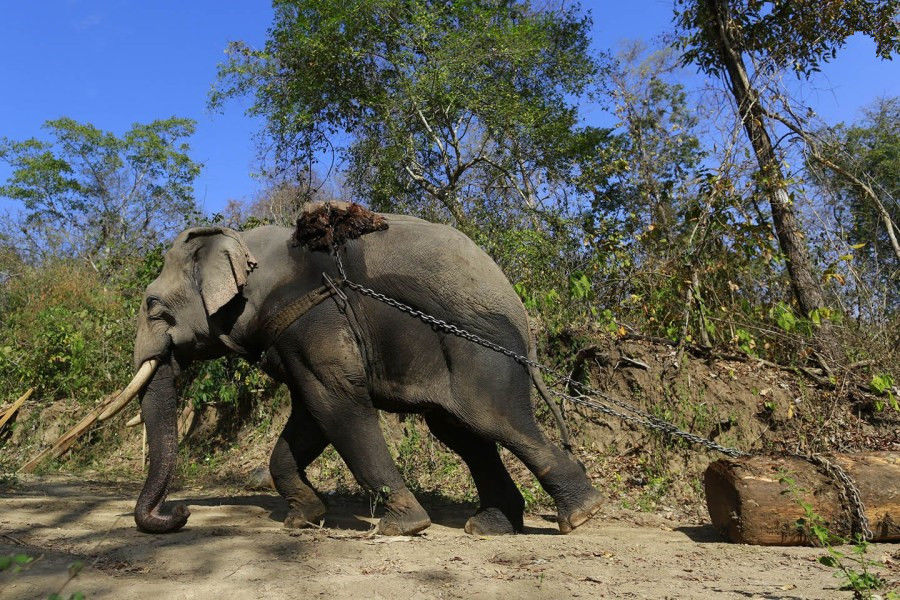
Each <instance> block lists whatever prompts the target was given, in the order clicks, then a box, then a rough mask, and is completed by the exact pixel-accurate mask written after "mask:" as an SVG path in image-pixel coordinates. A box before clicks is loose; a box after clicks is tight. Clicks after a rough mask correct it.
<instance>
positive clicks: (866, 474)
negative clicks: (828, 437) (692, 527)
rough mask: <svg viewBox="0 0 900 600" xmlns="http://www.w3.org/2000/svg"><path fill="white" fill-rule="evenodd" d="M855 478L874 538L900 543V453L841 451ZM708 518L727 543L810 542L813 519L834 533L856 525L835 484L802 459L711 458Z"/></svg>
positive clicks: (846, 532) (707, 481) (847, 532)
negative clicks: (844, 452) (714, 460)
mask: <svg viewBox="0 0 900 600" xmlns="http://www.w3.org/2000/svg"><path fill="white" fill-rule="evenodd" d="M835 460H836V461H837V462H838V464H840V465H841V466H842V467H843V468H844V470H846V471H847V473H848V474H849V475H850V477H851V478H852V479H853V480H854V482H855V485H856V486H857V488H858V490H859V495H860V499H861V500H862V503H863V505H864V506H865V512H866V517H867V519H868V520H869V528H870V529H871V530H872V532H873V533H874V538H873V541H882V542H886V541H900V453H897V452H863V453H858V454H839V455H837V456H836V457H835ZM704 486H705V489H706V503H707V507H708V509H709V516H710V519H711V520H712V522H713V525H715V526H716V527H717V528H718V529H719V530H720V531H721V532H722V533H723V535H725V536H726V537H727V538H728V539H729V540H731V541H733V542H738V543H745V544H760V545H767V546H772V545H782V546H783V545H808V544H811V543H812V542H813V541H814V540H811V539H810V534H809V528H808V525H809V521H810V520H811V519H815V518H820V519H821V521H822V523H823V524H824V525H825V527H826V528H827V529H828V530H829V531H830V532H831V533H832V534H834V535H839V536H843V537H849V536H850V530H851V524H850V519H849V516H848V515H847V512H846V510H845V508H844V507H843V506H842V504H841V495H840V491H839V489H838V487H837V483H836V482H835V481H833V480H832V479H831V478H830V477H827V476H825V475H824V474H822V473H820V472H819V470H818V469H816V467H815V466H814V465H812V464H811V463H809V462H807V461H804V460H802V459H799V458H791V457H769V456H754V457H751V458H746V459H736V460H731V459H726V460H719V461H716V462H714V463H712V464H711V465H710V466H709V467H708V468H707V470H706V473H705V475H704Z"/></svg>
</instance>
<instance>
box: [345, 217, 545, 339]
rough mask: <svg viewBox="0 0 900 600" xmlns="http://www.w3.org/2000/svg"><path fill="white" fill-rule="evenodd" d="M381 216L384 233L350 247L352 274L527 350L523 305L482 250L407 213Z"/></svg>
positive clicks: (449, 229) (458, 234) (443, 227)
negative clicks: (352, 248)
mask: <svg viewBox="0 0 900 600" xmlns="http://www.w3.org/2000/svg"><path fill="white" fill-rule="evenodd" d="M385 217H386V218H387V220H388V223H389V227H388V229H387V230H386V231H382V232H376V233H372V234H369V235H366V236H364V237H363V238H361V240H360V242H359V244H358V245H357V244H354V246H356V248H354V250H356V249H357V248H358V249H359V250H361V252H358V253H357V252H355V251H351V257H350V261H351V262H353V263H354V264H352V265H347V267H348V273H349V276H350V277H351V278H353V277H354V276H355V277H358V278H361V279H362V280H363V282H364V283H366V285H369V286H370V287H372V288H373V289H375V290H376V291H379V292H382V293H384V294H387V295H389V296H392V297H395V298H397V299H398V300H400V301H402V302H404V303H406V304H408V305H410V306H412V307H414V308H417V309H419V310H422V311H424V312H426V313H429V314H433V315H434V316H436V317H439V318H441V319H445V320H447V321H450V322H452V323H455V324H457V325H460V326H462V327H466V328H471V329H473V330H474V331H475V332H476V333H479V334H480V335H484V336H489V337H490V338H491V339H495V340H498V341H500V340H504V341H506V342H507V343H510V342H511V341H520V342H521V344H518V343H517V344H516V345H517V346H519V347H518V348H517V351H520V352H524V351H526V349H527V345H528V339H529V336H528V317H527V314H526V312H525V308H524V307H523V306H522V303H521V301H520V300H519V298H518V296H517V295H516V293H515V291H514V290H513V288H512V286H511V285H510V283H509V281H508V280H507V278H506V276H505V275H504V274H503V272H502V271H501V270H500V267H498V266H497V264H496V263H495V262H494V261H493V260H492V259H491V258H490V256H488V255H487V253H486V252H484V251H483V250H482V249H481V248H479V247H478V245H477V244H475V242H473V241H472V240H471V239H469V238H468V237H467V236H465V235H464V234H462V233H461V232H459V231H457V230H456V229H453V228H452V227H449V226H446V225H440V224H436V223H430V222H428V221H424V220H422V219H418V218H415V217H409V216H406V215H385ZM511 329H512V330H514V331H511ZM516 338H517V339H516Z"/></svg>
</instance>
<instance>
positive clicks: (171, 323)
mask: <svg viewBox="0 0 900 600" xmlns="http://www.w3.org/2000/svg"><path fill="white" fill-rule="evenodd" d="M255 265H256V263H255V261H254V259H253V256H252V255H251V254H250V250H249V248H247V246H246V244H245V243H244V241H243V239H242V238H241V236H240V234H239V233H237V232H236V231H233V230H230V229H225V228H223V227H200V228H195V229H189V230H187V231H185V232H183V233H181V234H180V235H179V236H178V237H177V238H176V239H175V243H174V244H173V246H172V248H171V249H170V250H169V251H168V252H167V253H166V257H165V264H164V266H163V269H162V272H161V273H160V274H159V277H157V278H156V280H154V281H153V282H152V283H151V284H150V285H149V286H147V290H146V292H145V294H144V299H143V303H142V304H141V309H140V313H139V315H138V324H137V338H136V340H135V345H134V363H135V367H136V368H137V369H138V374H137V375H136V376H135V378H134V380H133V381H132V383H131V384H130V385H129V387H128V388H127V389H128V390H134V391H136V390H140V389H141V388H142V387H143V394H142V397H141V413H142V416H143V419H144V423H145V424H146V427H147V442H148V445H149V450H150V452H149V457H150V470H149V473H148V475H147V480H146V482H145V483H144V487H143V489H142V490H141V494H140V496H139V497H138V501H137V506H136V507H135V511H134V518H135V522H136V523H137V525H138V527H139V528H140V529H141V530H143V531H147V532H152V533H165V532H169V531H176V530H178V529H180V528H181V527H182V526H184V524H185V523H186V522H187V518H188V514H189V513H188V511H187V509H186V508H185V507H184V506H180V505H179V506H176V507H175V508H174V509H173V510H172V511H171V512H170V513H168V514H163V513H161V512H160V510H159V509H160V507H161V506H162V503H163V500H165V496H166V491H167V488H168V486H169V483H170V482H171V480H172V476H173V474H174V470H175V456H176V453H177V449H178V437H177V436H178V433H177V426H176V394H175V382H174V377H175V375H176V373H177V371H178V369H179V368H180V367H181V366H183V365H184V363H185V362H187V361H188V360H189V359H190V358H194V357H198V356H200V357H211V356H214V355H216V354H221V353H222V348H223V342H222V341H220V340H221V338H226V339H227V336H223V335H222V333H221V332H220V331H217V323H218V322H219V321H220V319H218V318H217V317H219V316H221V313H222V312H226V311H225V310H223V309H225V307H226V305H230V304H231V303H232V302H233V301H237V299H238V298H239V297H240V293H241V289H242V288H243V286H244V284H245V283H246V281H247V275H248V274H249V273H250V271H251V270H252V269H253V267H254V266H255Z"/></svg>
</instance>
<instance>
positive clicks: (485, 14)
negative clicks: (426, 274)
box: [210, 0, 602, 233]
mask: <svg viewBox="0 0 900 600" xmlns="http://www.w3.org/2000/svg"><path fill="white" fill-rule="evenodd" d="M589 26H590V22H589V20H588V19H587V18H586V17H583V16H581V15H579V13H578V12H577V9H576V8H561V9H559V10H555V11H554V10H538V9H535V8H533V7H532V6H531V5H530V4H528V3H527V2H513V1H510V0H463V1H454V2H449V1H438V0H422V1H416V2H412V1H409V0H356V1H350V2H346V1H343V2H339V1H336V0H327V1H322V0H316V1H313V0H291V1H279V2H275V20H274V24H273V26H272V28H271V29H270V32H269V39H268V40H267V41H266V44H265V48H264V49H262V50H254V49H251V48H249V47H248V46H247V45H245V44H243V43H241V42H235V43H232V44H231V46H230V47H229V50H228V55H229V59H228V61H227V62H226V63H225V64H223V65H221V66H220V70H219V80H218V87H217V88H216V89H214V91H213V93H212V95H211V98H210V103H211V105H212V106H213V107H219V106H221V105H222V103H223V102H224V101H225V100H227V99H229V98H232V97H236V96H242V95H246V94H252V95H253V98H254V102H253V104H252V106H251V108H250V112H251V113H252V114H254V115H262V116H264V117H265V118H266V120H267V129H266V134H267V135H268V136H269V137H271V139H272V140H273V148H274V151H275V155H276V157H277V158H278V159H279V160H281V161H285V162H291V161H294V162H297V163H301V164H303V163H307V162H309V161H310V160H311V159H312V158H313V157H315V156H316V155H317V153H320V152H322V151H323V150H325V149H327V148H329V147H333V146H338V147H339V148H340V149H341V150H342V151H343V157H344V158H345V159H346V161H347V162H346V171H345V180H346V182H347V185H348V188H349V190H350V191H351V192H353V193H354V194H355V195H357V196H358V197H360V198H362V199H364V200H366V201H368V202H369V203H370V204H371V205H373V206H374V207H376V208H379V209H391V210H401V211H407V212H418V213H419V214H424V215H427V216H429V217H431V218H437V219H442V220H448V219H449V220H452V221H454V222H455V223H456V224H457V226H459V227H460V228H462V229H464V230H466V231H469V232H470V233H472V230H473V229H474V228H475V224H474V221H473V218H472V214H473V212H474V211H479V212H483V213H487V214H490V215H492V216H496V215H497V211H496V210H494V209H495V208H497V207H499V208H501V213H502V214H506V215H508V214H509V213H510V212H511V211H517V214H518V215H520V216H521V215H525V216H526V218H529V217H531V218H532V221H531V222H532V223H535V220H534V219H533V217H534V213H535V212H536V211H540V210H541V209H542V208H544V207H543V203H544V202H545V201H546V200H547V198H548V197H549V196H551V195H552V194H553V192H554V190H555V189H557V188H555V186H556V185H560V184H561V182H565V181H567V180H569V179H570V178H572V177H574V176H576V175H577V174H578V173H579V170H580V167H581V165H584V164H585V162H587V158H588V157H590V158H593V153H594V151H595V147H596V144H597V143H598V140H599V139H600V137H602V136H597V135H596V132H595V131H594V130H591V129H588V128H581V127H579V126H578V115H577V109H576V106H574V105H573V104H572V99H573V98H576V97H578V96H579V95H581V94H583V93H585V91H586V90H587V89H588V88H589V86H590V85H591V84H592V82H593V81H594V79H595V78H596V76H597V75H598V73H600V72H601V70H602V66H601V63H600V61H599V60H598V59H596V58H594V57H592V56H591V55H590V53H589V50H588V47H589V39H588V32H589ZM341 141H344V142H345V144H344V145H343V146H342V145H341V144H340V142H341ZM488 207H490V208H488Z"/></svg>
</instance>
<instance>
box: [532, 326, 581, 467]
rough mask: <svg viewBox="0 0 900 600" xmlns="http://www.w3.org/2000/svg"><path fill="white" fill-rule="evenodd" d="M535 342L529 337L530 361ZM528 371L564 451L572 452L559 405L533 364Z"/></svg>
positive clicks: (535, 360)
mask: <svg viewBox="0 0 900 600" xmlns="http://www.w3.org/2000/svg"><path fill="white" fill-rule="evenodd" d="M536 346H537V344H536V343H535V340H534V338H533V337H532V338H531V348H529V350H528V358H529V360H531V362H533V363H536V362H537V350H536ZM528 372H529V373H530V374H531V381H532V383H534V387H536V388H537V391H538V393H539V394H540V395H541V398H543V399H544V402H546V403H547V408H549V409H550V412H551V413H553V418H554V419H556V425H557V427H559V437H560V439H561V441H562V446H563V448H564V449H565V451H566V452H568V453H569V454H572V442H571V440H570V438H569V427H568V426H567V425H566V421H565V419H564V418H563V415H562V411H560V410H559V405H558V404H557V403H556V402H554V400H553V398H551V397H550V390H548V389H547V384H546V383H544V378H543V377H541V373H540V371H539V370H538V369H537V368H536V367H533V366H530V365H529V367H528Z"/></svg>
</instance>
